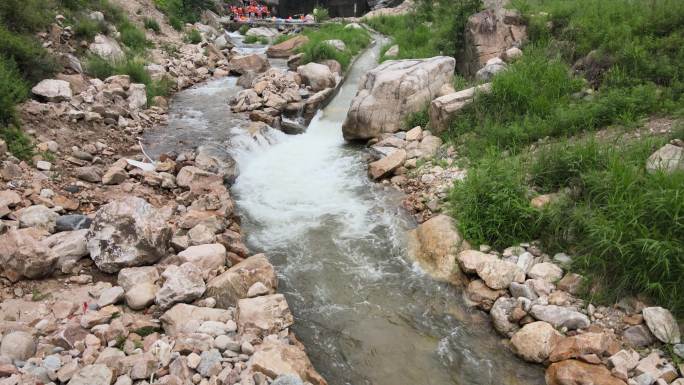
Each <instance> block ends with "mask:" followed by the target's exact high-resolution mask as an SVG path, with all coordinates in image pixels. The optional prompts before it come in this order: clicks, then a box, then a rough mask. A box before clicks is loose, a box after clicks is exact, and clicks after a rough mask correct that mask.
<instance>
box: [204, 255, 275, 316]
mask: <svg viewBox="0 0 684 385" xmlns="http://www.w3.org/2000/svg"><path fill="white" fill-rule="evenodd" d="M257 282H259V283H261V284H263V285H264V286H265V287H266V288H267V289H268V292H269V293H271V294H273V293H275V290H276V288H277V287H278V279H277V277H276V275H275V269H273V265H271V263H270V262H269V261H268V258H266V256H265V255H264V254H257V255H254V256H252V257H249V258H247V259H245V260H244V261H242V262H240V263H238V264H237V265H235V266H233V267H231V268H230V269H228V271H226V272H225V273H223V274H221V275H219V276H217V277H216V278H214V279H212V280H211V281H209V283H207V296H208V297H212V298H214V299H215V300H216V305H217V306H220V307H223V308H228V307H230V306H235V305H236V304H237V302H238V300H240V299H242V298H247V297H248V292H249V288H250V287H252V285H254V284H256V283H257Z"/></svg>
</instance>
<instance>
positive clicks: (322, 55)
mask: <svg viewBox="0 0 684 385" xmlns="http://www.w3.org/2000/svg"><path fill="white" fill-rule="evenodd" d="M302 34H304V35H305V36H307V37H308V38H309V42H308V43H306V44H305V45H303V46H302V47H300V48H299V52H301V53H303V54H304V57H303V59H302V60H303V63H310V62H318V61H322V60H328V59H332V60H337V61H338V62H339V63H340V64H341V65H342V68H343V69H346V68H347V67H348V66H349V64H350V63H351V60H352V58H353V57H354V56H355V55H357V54H358V53H359V52H361V50H362V49H364V48H366V47H367V46H368V45H369V44H370V42H371V37H370V34H369V33H368V31H366V30H365V29H354V28H350V29H345V28H344V24H340V23H330V24H324V25H322V26H321V27H320V28H319V29H305V30H304V31H303V32H302ZM334 39H338V40H342V41H343V42H344V44H345V45H346V50H344V51H339V50H337V49H336V48H335V47H333V46H331V45H330V44H328V43H325V41H326V40H334Z"/></svg>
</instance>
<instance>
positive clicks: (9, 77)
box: [0, 56, 28, 127]
mask: <svg viewBox="0 0 684 385" xmlns="http://www.w3.org/2000/svg"><path fill="white" fill-rule="evenodd" d="M0 90H2V92H0V127H6V126H8V125H10V124H11V123H14V106H15V105H16V104H17V103H19V102H21V101H22V100H24V99H26V97H27V96H28V85H27V84H26V82H25V81H24V80H23V79H22V77H21V74H20V73H19V71H18V70H17V68H16V65H15V64H14V62H13V61H11V60H8V59H5V58H3V57H2V56H0Z"/></svg>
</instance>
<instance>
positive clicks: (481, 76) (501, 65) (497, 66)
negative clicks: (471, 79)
mask: <svg viewBox="0 0 684 385" xmlns="http://www.w3.org/2000/svg"><path fill="white" fill-rule="evenodd" d="M506 68H507V65H506V63H505V62H504V61H503V60H501V59H499V58H498V57H495V58H492V59H489V60H488V61H487V64H485V66H484V67H482V68H480V69H479V70H478V71H477V73H476V74H475V78H476V79H477V80H480V81H484V82H488V81H490V80H491V79H492V78H493V77H494V75H496V74H498V73H499V72H502V71H505V70H506Z"/></svg>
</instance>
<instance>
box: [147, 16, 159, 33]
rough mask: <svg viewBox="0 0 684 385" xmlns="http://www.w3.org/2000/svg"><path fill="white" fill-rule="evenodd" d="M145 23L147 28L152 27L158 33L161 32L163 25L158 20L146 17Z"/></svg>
mask: <svg viewBox="0 0 684 385" xmlns="http://www.w3.org/2000/svg"><path fill="white" fill-rule="evenodd" d="M144 23H145V28H146V29H150V30H152V31H154V32H156V33H159V32H161V26H160V25H159V23H158V22H157V20H154V19H151V18H149V17H146V18H145V20H144Z"/></svg>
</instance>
